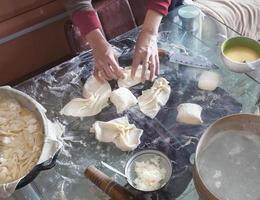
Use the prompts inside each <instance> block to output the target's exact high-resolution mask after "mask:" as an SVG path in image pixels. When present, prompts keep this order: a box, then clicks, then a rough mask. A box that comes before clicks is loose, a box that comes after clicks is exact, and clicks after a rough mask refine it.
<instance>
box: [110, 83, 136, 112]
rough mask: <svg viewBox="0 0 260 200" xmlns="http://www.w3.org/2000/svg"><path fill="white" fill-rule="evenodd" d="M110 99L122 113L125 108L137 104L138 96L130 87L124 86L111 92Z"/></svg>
mask: <svg viewBox="0 0 260 200" xmlns="http://www.w3.org/2000/svg"><path fill="white" fill-rule="evenodd" d="M110 101H111V102H112V103H113V104H114V105H115V106H116V110H117V113H122V112H123V111H124V110H126V109H128V108H130V107H131V106H134V105H135V104H137V99H136V97H135V96H134V95H133V94H132V92H131V91H130V90H129V89H127V88H124V87H121V88H118V89H117V90H114V91H113V92H112V93H111V96H110Z"/></svg>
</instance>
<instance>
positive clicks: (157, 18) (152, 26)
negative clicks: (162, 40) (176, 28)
mask: <svg viewBox="0 0 260 200" xmlns="http://www.w3.org/2000/svg"><path fill="white" fill-rule="evenodd" d="M162 17H163V15H161V14H160V13H158V12H156V11H154V10H148V11H147V13H146V16H145V20H144V24H143V30H144V31H146V32H148V33H150V34H153V35H154V34H157V33H158V29H159V26H160V23H161V20H162Z"/></svg>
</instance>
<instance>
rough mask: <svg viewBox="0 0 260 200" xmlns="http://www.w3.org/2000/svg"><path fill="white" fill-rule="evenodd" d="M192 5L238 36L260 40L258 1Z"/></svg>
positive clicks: (213, 0) (203, 0)
mask: <svg viewBox="0 0 260 200" xmlns="http://www.w3.org/2000/svg"><path fill="white" fill-rule="evenodd" d="M194 3H195V5H196V6H198V7H199V8H200V9H201V10H202V11H203V12H205V13H207V14H209V15H212V16H213V17H215V18H217V19H218V20H220V21H222V22H223V23H225V24H227V25H228V26H230V27H231V28H233V29H234V30H236V31H237V32H239V33H240V34H242V35H244V36H248V37H251V38H254V39H257V40H259V39H260V0H194Z"/></svg>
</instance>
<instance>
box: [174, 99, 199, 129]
mask: <svg viewBox="0 0 260 200" xmlns="http://www.w3.org/2000/svg"><path fill="white" fill-rule="evenodd" d="M177 111H178V115H177V118H176V121H177V122H182V123H185V124H193V125H197V124H202V123H203V121H202V119H201V111H202V107H201V106H200V105H198V104H195V103H183V104H180V105H179V106H178V107H177Z"/></svg>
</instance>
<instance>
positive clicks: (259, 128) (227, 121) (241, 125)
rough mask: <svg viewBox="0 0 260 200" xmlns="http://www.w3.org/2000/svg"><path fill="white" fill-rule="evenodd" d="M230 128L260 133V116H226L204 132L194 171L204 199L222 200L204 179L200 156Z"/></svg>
mask: <svg viewBox="0 0 260 200" xmlns="http://www.w3.org/2000/svg"><path fill="white" fill-rule="evenodd" d="M229 130H237V131H240V130H245V131H249V132H252V133H254V134H256V135H260V116H259V115H253V114H235V115H230V116H226V117H223V118H221V119H219V120H217V121H216V122H214V123H213V124H212V125H211V126H210V127H209V128H208V129H207V130H206V131H205V132H204V134H203V135H202V137H201V139H200V141H199V143H198V146H197V150H196V156H195V165H194V173H193V178H194V184H195V187H196V190H197V192H198V194H199V196H200V198H201V199H202V200H221V198H220V197H218V196H217V195H216V194H213V192H212V191H210V189H209V187H207V185H206V183H205V181H204V180H203V178H202V176H201V170H200V167H199V157H200V155H201V152H203V150H205V148H207V146H208V145H209V144H210V140H211V141H212V138H213V137H214V136H216V134H218V133H221V132H223V131H229ZM216 153H217V152H216Z"/></svg>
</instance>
